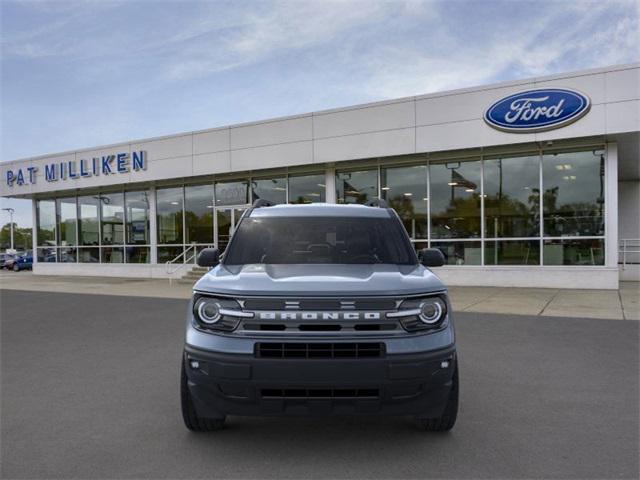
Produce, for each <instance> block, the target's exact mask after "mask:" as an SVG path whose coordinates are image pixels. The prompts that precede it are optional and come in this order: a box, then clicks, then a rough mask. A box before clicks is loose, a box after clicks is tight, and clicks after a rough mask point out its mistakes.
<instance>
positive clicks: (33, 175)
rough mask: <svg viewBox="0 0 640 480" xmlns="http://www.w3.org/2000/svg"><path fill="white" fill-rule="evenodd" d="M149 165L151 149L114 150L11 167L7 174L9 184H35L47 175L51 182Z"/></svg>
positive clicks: (95, 175)
mask: <svg viewBox="0 0 640 480" xmlns="http://www.w3.org/2000/svg"><path fill="white" fill-rule="evenodd" d="M146 169H147V152H145V151H144V150H140V151H136V152H132V153H131V155H129V154H128V153H114V154H112V155H102V156H101V157H93V158H82V159H80V160H69V161H65V162H52V163H48V164H46V165H44V166H43V170H44V171H40V168H38V167H33V166H32V167H25V168H17V169H13V170H7V171H6V172H5V175H4V178H5V181H6V183H7V185H8V186H9V187H13V186H22V185H31V184H35V183H36V182H37V179H38V177H43V178H44V180H45V181H47V182H57V181H58V180H67V179H72V180H75V179H83V178H87V177H97V176H100V175H102V176H109V175H119V174H123V173H129V172H138V171H142V170H146Z"/></svg>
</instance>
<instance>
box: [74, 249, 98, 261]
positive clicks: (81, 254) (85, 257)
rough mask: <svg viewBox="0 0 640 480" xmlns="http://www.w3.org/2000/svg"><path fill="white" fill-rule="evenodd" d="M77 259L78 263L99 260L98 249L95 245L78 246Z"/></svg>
mask: <svg viewBox="0 0 640 480" xmlns="http://www.w3.org/2000/svg"><path fill="white" fill-rule="evenodd" d="M78 261H79V262H80V263H98V262H100V249H99V248H97V247H92V248H78Z"/></svg>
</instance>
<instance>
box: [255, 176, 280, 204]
mask: <svg viewBox="0 0 640 480" xmlns="http://www.w3.org/2000/svg"><path fill="white" fill-rule="evenodd" d="M251 195H252V197H253V198H252V201H254V202H255V201H256V200H258V199H260V198H261V199H264V200H268V201H270V202H273V203H287V179H286V178H285V177H276V178H258V179H253V180H251Z"/></svg>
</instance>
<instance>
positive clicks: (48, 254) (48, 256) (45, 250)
mask: <svg viewBox="0 0 640 480" xmlns="http://www.w3.org/2000/svg"><path fill="white" fill-rule="evenodd" d="M36 255H37V257H38V262H40V263H44V262H46V263H55V262H57V261H58V253H57V251H56V249H55V248H54V247H42V248H38V249H37V251H36Z"/></svg>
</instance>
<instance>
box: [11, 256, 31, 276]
mask: <svg viewBox="0 0 640 480" xmlns="http://www.w3.org/2000/svg"><path fill="white" fill-rule="evenodd" d="M31 268H33V255H32V254H31V253H25V254H24V255H21V256H19V257H18V258H16V260H15V261H14V262H13V271H14V272H19V271H20V270H31Z"/></svg>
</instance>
